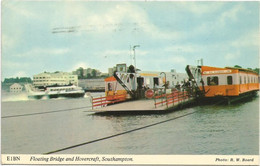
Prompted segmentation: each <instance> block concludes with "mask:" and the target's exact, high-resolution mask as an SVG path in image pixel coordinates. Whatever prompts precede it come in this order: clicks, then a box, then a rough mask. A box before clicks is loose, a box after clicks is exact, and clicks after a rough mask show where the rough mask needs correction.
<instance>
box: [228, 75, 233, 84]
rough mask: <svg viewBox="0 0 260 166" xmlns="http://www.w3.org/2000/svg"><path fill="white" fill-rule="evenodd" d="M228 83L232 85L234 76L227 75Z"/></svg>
mask: <svg viewBox="0 0 260 166" xmlns="http://www.w3.org/2000/svg"><path fill="white" fill-rule="evenodd" d="M227 84H228V85H232V84H233V79H232V76H227Z"/></svg>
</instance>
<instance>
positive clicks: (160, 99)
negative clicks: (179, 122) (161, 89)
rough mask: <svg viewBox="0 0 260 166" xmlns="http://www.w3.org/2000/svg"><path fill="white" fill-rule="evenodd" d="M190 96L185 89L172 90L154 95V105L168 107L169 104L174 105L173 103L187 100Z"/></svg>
mask: <svg viewBox="0 0 260 166" xmlns="http://www.w3.org/2000/svg"><path fill="white" fill-rule="evenodd" d="M190 98H191V95H190V94H189V93H188V92H187V91H173V92H172V93H170V94H161V95H158V96H154V106H155V108H157V107H158V106H163V105H166V106H167V108H168V107H170V106H174V105H175V104H179V103H181V102H184V101H186V100H189V99H190Z"/></svg>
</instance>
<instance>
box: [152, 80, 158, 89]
mask: <svg viewBox="0 0 260 166" xmlns="http://www.w3.org/2000/svg"><path fill="white" fill-rule="evenodd" d="M158 85H159V78H158V77H154V78H153V87H154V88H155V87H156V86H158Z"/></svg>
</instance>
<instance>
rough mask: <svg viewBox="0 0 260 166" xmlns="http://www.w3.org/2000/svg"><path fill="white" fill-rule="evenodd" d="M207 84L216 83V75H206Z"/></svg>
mask: <svg viewBox="0 0 260 166" xmlns="http://www.w3.org/2000/svg"><path fill="white" fill-rule="evenodd" d="M207 84H208V85H218V77H207Z"/></svg>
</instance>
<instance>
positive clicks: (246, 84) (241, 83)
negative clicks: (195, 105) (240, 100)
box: [199, 66, 259, 97]
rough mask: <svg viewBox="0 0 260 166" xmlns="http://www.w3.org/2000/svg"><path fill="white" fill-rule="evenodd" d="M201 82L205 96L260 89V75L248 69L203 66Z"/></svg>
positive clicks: (239, 93)
mask: <svg viewBox="0 0 260 166" xmlns="http://www.w3.org/2000/svg"><path fill="white" fill-rule="evenodd" d="M201 79H202V81H201V84H200V86H199V88H200V89H201V90H204V91H205V97H215V96H239V95H241V94H244V93H247V92H251V91H258V90H259V75H258V74H257V73H256V72H254V71H252V70H248V69H241V68H232V67H226V68H218V67H209V66H201Z"/></svg>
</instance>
